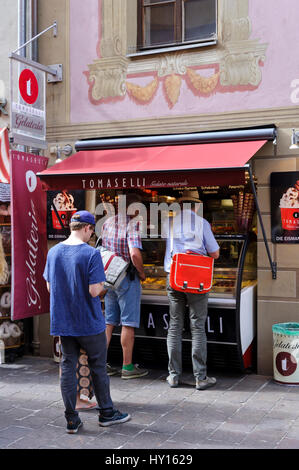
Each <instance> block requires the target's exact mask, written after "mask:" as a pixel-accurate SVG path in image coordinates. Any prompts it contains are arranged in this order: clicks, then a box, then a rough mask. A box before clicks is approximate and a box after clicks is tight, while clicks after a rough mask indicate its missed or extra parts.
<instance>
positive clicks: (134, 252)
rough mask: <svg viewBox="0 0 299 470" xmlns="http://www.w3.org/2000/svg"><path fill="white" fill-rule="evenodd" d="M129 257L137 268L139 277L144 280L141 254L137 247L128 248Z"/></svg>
mask: <svg viewBox="0 0 299 470" xmlns="http://www.w3.org/2000/svg"><path fill="white" fill-rule="evenodd" d="M130 257H131V260H132V263H133V265H134V266H135V268H136V269H137V272H138V276H139V279H140V280H141V281H145V278H146V275H145V273H144V269H143V260H142V254H141V251H140V250H139V248H130Z"/></svg>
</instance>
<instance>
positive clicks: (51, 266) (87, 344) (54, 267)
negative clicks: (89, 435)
mask: <svg viewBox="0 0 299 470" xmlns="http://www.w3.org/2000/svg"><path fill="white" fill-rule="evenodd" d="M94 227H95V218H94V216H93V215H92V214H90V213H89V212H88V211H79V212H76V213H75V214H73V216H72V218H71V223H70V230H71V234H70V236H69V238H68V239H67V240H65V241H63V242H61V243H58V244H57V245H55V246H54V247H53V248H51V249H50V250H49V252H48V256H47V262H46V267H45V270H44V278H45V280H46V282H47V287H48V290H49V292H50V334H51V335H53V336H60V341H61V353H62V360H61V377H60V387H61V394H62V398H63V402H64V406H65V418H66V421H67V429H66V430H67V432H68V433H69V434H74V433H76V432H77V431H78V429H79V428H80V427H81V426H82V421H81V419H80V417H79V414H78V411H76V409H75V408H76V395H77V377H76V365H77V362H78V358H79V352H80V348H83V349H84V351H86V353H87V355H88V358H89V359H88V362H89V367H90V370H91V375H92V382H93V387H94V392H95V396H96V399H97V402H98V405H99V409H100V413H99V425H100V426H110V425H111V424H117V423H124V422H126V421H128V420H129V419H130V415H129V414H127V413H121V412H119V411H118V410H116V409H114V406H113V403H112V400H111V396H110V384H109V377H108V375H107V373H106V357H107V347H106V334H105V320H104V316H103V313H102V309H101V300H100V298H99V295H101V293H102V292H103V291H104V286H103V284H104V281H105V273H104V268H103V263H102V258H101V255H100V253H99V252H98V251H97V250H96V249H95V248H93V247H91V246H89V245H88V242H89V240H90V238H91V237H92V235H93V234H94Z"/></svg>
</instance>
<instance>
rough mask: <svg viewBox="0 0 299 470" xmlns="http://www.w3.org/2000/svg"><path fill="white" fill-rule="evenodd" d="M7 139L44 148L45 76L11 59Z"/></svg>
mask: <svg viewBox="0 0 299 470" xmlns="http://www.w3.org/2000/svg"><path fill="white" fill-rule="evenodd" d="M10 79H11V118H10V137H11V138H12V139H13V142H14V143H16V144H20V145H26V146H30V147H34V148H41V149H44V148H47V142H46V93H45V90H46V73H45V72H44V71H43V70H38V69H37V68H35V67H34V66H29V65H27V64H23V63H20V62H19V61H17V60H15V59H14V58H11V78H10Z"/></svg>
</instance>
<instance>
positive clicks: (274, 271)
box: [247, 163, 277, 279]
mask: <svg viewBox="0 0 299 470" xmlns="http://www.w3.org/2000/svg"><path fill="white" fill-rule="evenodd" d="M247 169H248V173H249V177H250V182H251V187H252V193H253V196H254V200H255V205H256V210H257V214H258V218H259V221H260V226H261V229H262V233H263V239H264V243H265V247H266V251H267V255H268V258H269V262H270V267H271V271H272V279H277V263H275V262H273V261H272V258H271V253H270V250H269V245H268V240H267V236H266V232H265V228H264V223H263V218H262V214H261V211H260V207H259V203H258V199H257V194H256V189H255V184H254V180H253V175H252V169H251V163H249V165H248V166H247Z"/></svg>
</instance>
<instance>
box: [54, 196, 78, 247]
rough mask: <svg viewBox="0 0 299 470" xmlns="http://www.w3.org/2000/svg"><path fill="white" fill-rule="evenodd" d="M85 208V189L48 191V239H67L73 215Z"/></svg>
mask: <svg viewBox="0 0 299 470" xmlns="http://www.w3.org/2000/svg"><path fill="white" fill-rule="evenodd" d="M84 209H85V191H81V190H78V191H66V190H61V191H47V236H48V240H65V239H66V238H68V236H69V234H70V230H69V223H70V220H71V218H72V215H73V214H74V213H75V212H77V211H80V210H84Z"/></svg>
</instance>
